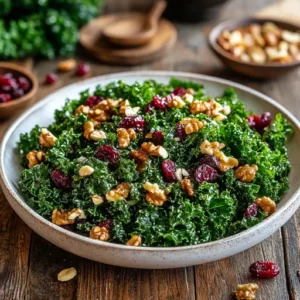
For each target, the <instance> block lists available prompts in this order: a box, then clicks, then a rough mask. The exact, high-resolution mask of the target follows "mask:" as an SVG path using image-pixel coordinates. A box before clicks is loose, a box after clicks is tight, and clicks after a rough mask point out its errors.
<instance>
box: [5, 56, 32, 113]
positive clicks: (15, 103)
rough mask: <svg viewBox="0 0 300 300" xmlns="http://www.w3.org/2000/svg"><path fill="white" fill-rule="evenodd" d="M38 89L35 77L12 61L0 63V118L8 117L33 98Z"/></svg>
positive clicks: (29, 102)
mask: <svg viewBox="0 0 300 300" xmlns="http://www.w3.org/2000/svg"><path fill="white" fill-rule="evenodd" d="M37 89H38V81H37V79H36V77H35V76H34V75H33V74H32V73H31V72H30V71H28V70H27V69H25V68H23V67H20V66H18V65H16V64H13V63H6V62H3V63H2V62H1V63H0V119H3V118H8V117H11V116H12V115H14V114H15V113H17V112H18V111H20V110H21V109H23V108H25V107H26V106H28V105H29V104H31V102H32V101H33V100H34V99H33V97H34V95H35V94H36V92H37Z"/></svg>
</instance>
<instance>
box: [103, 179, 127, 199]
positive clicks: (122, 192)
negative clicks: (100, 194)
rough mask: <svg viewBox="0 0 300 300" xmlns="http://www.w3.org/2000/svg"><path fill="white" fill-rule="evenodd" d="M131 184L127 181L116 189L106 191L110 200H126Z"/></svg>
mask: <svg viewBox="0 0 300 300" xmlns="http://www.w3.org/2000/svg"><path fill="white" fill-rule="evenodd" d="M129 192H130V185H129V183H127V182H123V183H120V184H119V185H118V186H117V187H116V188H115V189H113V190H111V191H109V192H107V193H106V199H107V200H108V201H117V200H124V199H126V198H127V197H128V195H129Z"/></svg>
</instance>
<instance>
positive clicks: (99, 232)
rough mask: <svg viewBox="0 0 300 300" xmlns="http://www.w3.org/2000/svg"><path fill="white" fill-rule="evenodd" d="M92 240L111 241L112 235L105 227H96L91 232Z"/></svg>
mask: <svg viewBox="0 0 300 300" xmlns="http://www.w3.org/2000/svg"><path fill="white" fill-rule="evenodd" d="M90 238H92V239H94V240H100V241H108V240H109V239H110V234H109V231H108V230H107V229H106V228H105V227H99V226H94V227H92V229H91V230H90Z"/></svg>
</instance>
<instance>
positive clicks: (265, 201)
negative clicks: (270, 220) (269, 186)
mask: <svg viewBox="0 0 300 300" xmlns="http://www.w3.org/2000/svg"><path fill="white" fill-rule="evenodd" d="M254 202H255V203H256V204H257V205H258V206H259V207H260V208H261V209H262V210H263V211H264V212H266V213H267V214H268V216H270V215H272V214H273V213H274V212H275V211H276V203H275V202H274V201H273V200H272V199H271V198H269V197H266V196H263V197H261V198H257V199H256V200H255V201H254Z"/></svg>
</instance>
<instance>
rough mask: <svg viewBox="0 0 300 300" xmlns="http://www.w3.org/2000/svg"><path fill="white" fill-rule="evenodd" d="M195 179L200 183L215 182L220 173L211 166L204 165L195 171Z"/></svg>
mask: <svg viewBox="0 0 300 300" xmlns="http://www.w3.org/2000/svg"><path fill="white" fill-rule="evenodd" d="M194 177H195V180H196V181H197V182H199V183H201V182H203V181H207V182H215V181H216V180H217V177H218V172H217V171H216V170H215V169H213V168H212V167H210V166H209V165H206V164H203V165H201V166H199V167H198V168H197V169H196V170H195V172H194Z"/></svg>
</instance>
